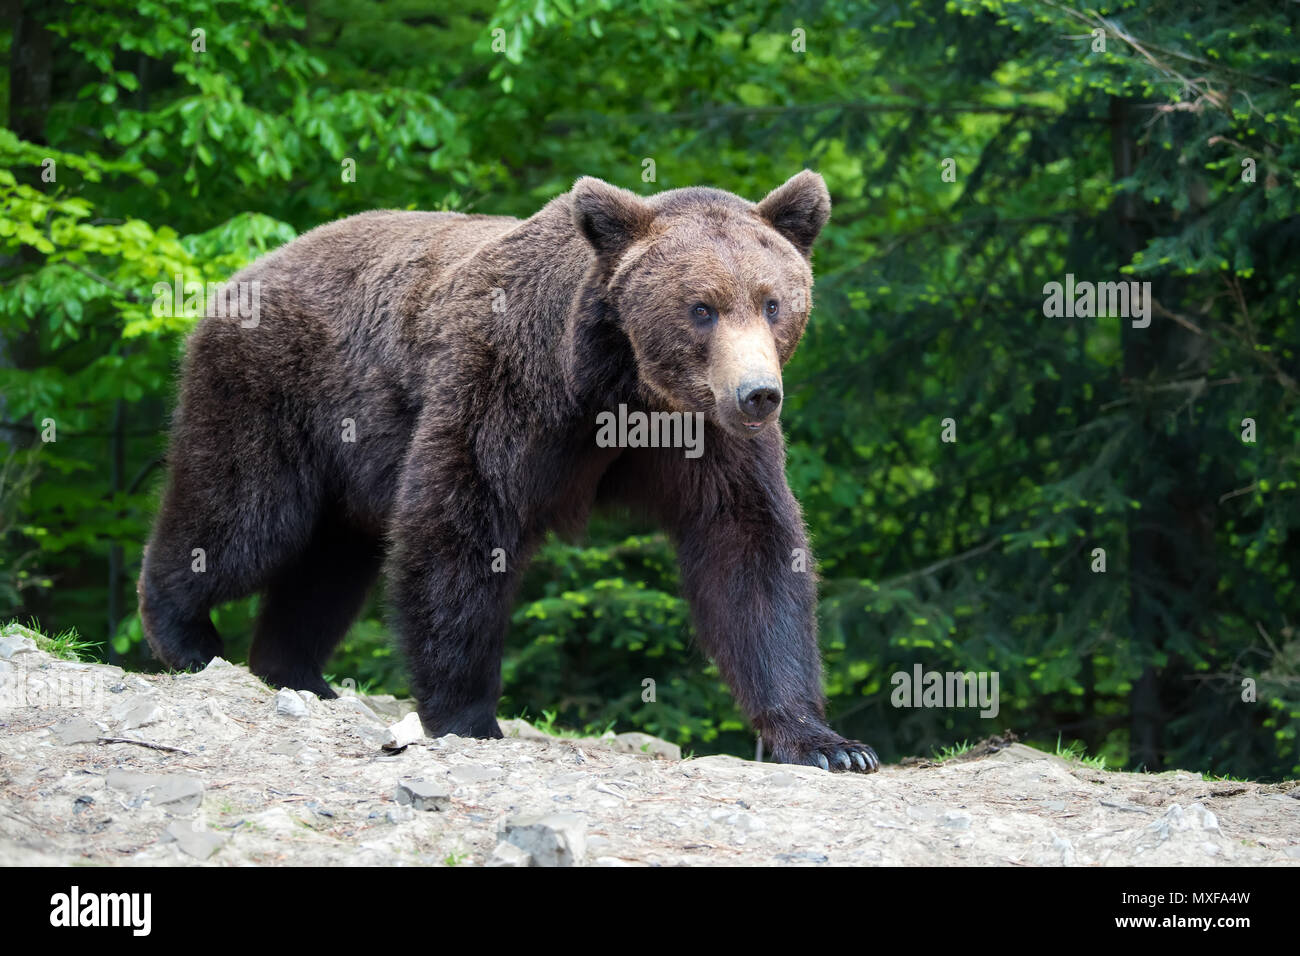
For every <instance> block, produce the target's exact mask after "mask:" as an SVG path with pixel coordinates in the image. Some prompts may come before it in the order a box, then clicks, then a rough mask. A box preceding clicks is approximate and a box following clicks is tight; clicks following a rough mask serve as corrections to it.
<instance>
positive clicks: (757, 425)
mask: <svg viewBox="0 0 1300 956" xmlns="http://www.w3.org/2000/svg"><path fill="white" fill-rule="evenodd" d="M740 424H742V425H744V426H745V427H746V428H748V429H749V430H750V431H751V432H756V431H758V430H759V429H760V428H762V427H763V426H764V425H766V424H767V422H741V423H740Z"/></svg>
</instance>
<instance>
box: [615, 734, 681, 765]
mask: <svg viewBox="0 0 1300 956" xmlns="http://www.w3.org/2000/svg"><path fill="white" fill-rule="evenodd" d="M608 743H609V745H610V746H612V747H613V748H614V749H615V750H618V751H620V752H622V753H628V754H652V755H653V756H656V757H663V758H664V759H665V760H681V759H682V748H681V747H679V746H677V744H670V743H669V742H668V741H666V740H660V739H659V738H658V737H652V736H650V734H641V733H634V732H633V733H626V734H617V735H615V736H614V737H612V738H611V739H610V740H609V741H608Z"/></svg>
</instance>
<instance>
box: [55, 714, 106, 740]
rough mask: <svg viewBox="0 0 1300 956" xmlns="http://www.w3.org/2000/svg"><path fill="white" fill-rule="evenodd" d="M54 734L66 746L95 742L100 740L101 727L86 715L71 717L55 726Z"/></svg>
mask: <svg viewBox="0 0 1300 956" xmlns="http://www.w3.org/2000/svg"><path fill="white" fill-rule="evenodd" d="M53 730H54V736H55V737H56V738H58V741H59V743H61V744H63V745H64V746H65V747H66V746H68V745H69V744H93V743H95V742H96V741H97V740H99V737H100V733H99V728H98V727H96V726H95V725H94V723H92V722H91V721H89V720H87V719H86V718H85V717H71V718H69V719H67V720H65V721H63V722H62V723H59V724H56V725H55V726H54V728H53Z"/></svg>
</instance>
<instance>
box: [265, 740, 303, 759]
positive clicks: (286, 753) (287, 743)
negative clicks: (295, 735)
mask: <svg viewBox="0 0 1300 956" xmlns="http://www.w3.org/2000/svg"><path fill="white" fill-rule="evenodd" d="M302 748H303V743H302V741H301V740H281V741H280V742H279V743H277V744H274V745H272V747H271V749H270V751H269V752H270V753H273V754H278V755H280V756H282V757H292V756H293V755H294V754H296V753H297V752H298V751H299V750H302Z"/></svg>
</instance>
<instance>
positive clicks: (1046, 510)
mask: <svg viewBox="0 0 1300 956" xmlns="http://www.w3.org/2000/svg"><path fill="white" fill-rule="evenodd" d="M5 5H6V7H7V9H8V12H9V13H10V16H9V17H7V18H5V20H4V21H3V22H0V52H2V53H3V55H4V62H5V64H6V66H5V69H4V70H3V71H0V84H3V85H4V87H5V89H4V91H3V93H4V95H3V97H2V98H0V109H5V110H6V112H5V114H4V116H3V118H2V119H0V122H3V124H4V125H3V126H0V624H2V623H4V622H7V621H11V620H16V621H19V622H20V623H22V624H24V625H30V626H33V627H36V628H38V629H39V630H41V631H42V632H43V633H45V634H49V635H75V640H76V641H78V642H82V643H84V644H85V645H86V647H85V648H84V650H83V653H85V654H86V655H88V656H90V657H93V658H96V659H102V660H106V661H112V662H115V663H119V664H121V665H123V666H125V667H129V668H133V669H140V670H156V669H157V668H158V667H159V665H158V663H157V662H156V661H155V660H154V659H153V658H152V655H151V654H150V651H149V648H148V646H147V645H146V644H145V643H144V640H143V637H142V633H141V627H140V620H139V616H138V614H137V611H136V595H135V581H136V578H137V577H138V575H139V571H140V563H141V551H142V547H143V545H144V543H145V541H146V540H147V537H148V533H149V528H150V524H151V521H152V518H153V516H154V515H155V513H156V510H157V505H158V499H159V495H160V493H161V490H162V488H163V487H164V482H165V478H166V471H167V438H168V426H169V417H170V414H171V412H172V409H173V408H174V403H175V393H176V392H175V390H176V376H177V372H178V368H179V360H180V357H181V355H182V353H183V349H184V345H185V337H186V333H187V332H188V331H189V330H190V329H191V328H192V327H193V326H194V324H195V322H196V321H197V318H196V316H195V315H193V314H187V313H186V311H185V310H183V309H182V310H166V309H157V308H155V303H156V301H157V294H156V293H155V291H154V290H155V287H156V286H157V285H158V284H159V283H163V284H164V285H173V284H174V283H177V282H180V283H190V282H197V283H207V282H220V281H222V280H223V279H226V278H228V277H229V276H230V275H232V274H233V273H234V272H236V271H237V270H238V269H240V268H241V267H243V266H244V265H246V264H248V263H249V262H251V261H253V260H254V259H256V258H257V257H259V256H260V255H262V254H264V253H266V252H268V251H269V250H272V249H274V248H276V247H277V246H280V245H282V244H283V243H285V242H287V241H289V240H291V239H293V238H294V237H295V236H297V235H300V234H301V233H303V232H306V231H307V230H309V229H311V228H313V227H314V226H317V225H319V224H321V223H325V222H329V221H331V220H334V219H338V218H340V217H343V216H346V215H349V214H352V213H356V212H360V211H364V210H370V209H423V210H447V211H459V212H476V213H493V214H502V215H514V216H528V215H531V214H532V213H533V212H535V211H536V210H537V209H539V208H541V206H542V205H543V204H545V203H546V202H547V201H548V200H550V199H552V198H554V197H555V196H557V195H559V194H561V193H563V192H565V191H566V190H568V189H569V188H571V187H572V185H573V183H574V181H575V180H576V179H577V178H578V177H580V176H596V177H600V178H601V179H604V180H606V181H608V182H610V183H613V184H615V185H618V186H621V187H623V188H626V189H629V190H632V191H634V192H637V193H640V194H643V195H650V194H652V193H655V192H658V191H661V190H665V189H672V188H677V187H682V186H695V185H705V186H714V187H717V188H721V189H726V190H730V191H732V192H735V193H737V194H739V195H741V196H744V197H746V198H748V199H751V200H755V201H757V200H758V199H761V198H762V197H763V196H764V195H765V194H766V193H767V192H768V191H769V190H771V189H772V188H774V187H775V186H777V185H779V184H781V183H782V182H784V181H786V180H787V179H788V178H789V177H790V176H792V175H793V174H794V173H796V172H798V171H799V170H800V169H803V168H809V169H813V170H816V171H817V172H819V173H820V174H821V175H822V176H823V177H824V178H825V180H826V182H827V185H828V186H829V189H830V192H831V196H832V200H833V210H832V214H831V220H830V222H829V224H828V225H827V227H826V228H825V230H824V232H823V233H822V236H821V238H820V239H819V241H818V245H817V248H816V252H815V256H814V272H815V276H816V286H815V288H816V304H815V308H814V310H813V313H812V317H811V320H810V322H809V326H808V330H807V332H806V334H805V336H804V339H803V342H802V344H801V345H800V347H799V350H798V352H797V353H796V355H795V357H794V359H793V360H792V361H791V363H790V365H789V366H788V367H787V369H786V371H785V386H786V393H787V394H786V405H785V410H784V411H783V413H782V427H783V429H784V431H785V435H786V440H787V443H788V476H789V479H790V482H791V486H792V488H793V490H794V492H795V494H796V496H797V497H798V499H799V500H800V502H801V505H802V508H803V513H804V519H805V521H806V523H807V525H808V528H809V532H810V535H811V538H812V543H813V547H814V550H815V560H816V570H817V573H818V575H819V577H820V591H819V610H818V618H819V628H820V637H821V642H822V651H823V656H824V659H825V662H826V691H827V694H828V699H829V717H830V719H831V722H832V723H833V724H834V726H835V727H836V728H837V729H838V730H839V731H840V732H841V733H843V734H845V735H847V736H851V737H856V738H858V739H861V740H866V741H869V742H871V743H872V744H873V745H874V746H875V748H876V749H877V751H878V752H879V753H880V755H881V756H882V757H883V758H884V759H886V760H897V759H898V758H900V757H902V756H906V755H911V754H922V755H928V754H931V753H932V752H935V751H937V750H938V749H940V748H943V747H947V746H951V745H953V744H955V743H958V742H961V741H963V740H969V741H975V740H978V739H981V738H984V737H987V736H989V735H990V734H994V733H1002V732H1003V731H1004V730H1008V729H1009V730H1013V731H1015V732H1016V733H1017V734H1019V735H1020V737H1021V738H1022V739H1024V740H1027V741H1030V742H1032V743H1034V744H1036V745H1039V746H1043V747H1045V748H1047V749H1053V748H1058V747H1059V748H1062V749H1064V748H1077V750H1078V751H1079V752H1086V753H1088V754H1090V755H1097V756H1100V757H1104V758H1105V760H1106V761H1107V764H1108V765H1109V766H1111V767H1125V768H1130V769H1144V770H1150V771H1157V770H1164V769H1170V768H1184V769H1189V770H1195V771H1199V772H1204V773H1207V774H1212V775H1231V776H1233V777H1248V778H1259V779H1266V780H1275V779H1280V778H1282V777H1286V776H1295V775H1296V774H1300V750H1298V749H1297V733H1298V732H1300V630H1298V629H1300V586H1298V585H1300V488H1298V487H1297V481H1298V480H1300V415H1298V414H1297V410H1298V408H1300V356H1298V355H1297V350H1300V202H1298V197H1300V173H1298V172H1297V170H1298V169H1300V136H1298V135H1297V133H1298V132H1300V41H1298V39H1297V28H1298V27H1300V4H1296V3H1278V2H1259V0H1240V2H1238V0H1203V2H1187V0H1177V2H1175V0H1149V2H1131V0H1130V2H1110V3H1099V4H1098V5H1096V6H1095V7H1094V6H1088V5H1084V4H1079V3H1075V2H1072V0H1061V2H1054V0H1034V2H1025V3H1012V2H1003V0H946V2H929V0H912V2H907V0H896V2H874V0H856V2H855V0H825V2H803V0H795V2H790V3H775V2H767V0H735V2H722V3H717V2H703V0H639V2H624V0H500V2H494V0H457V2H455V3H444V2H437V0H388V2H384V0H305V2H298V3H284V2H279V0H166V2H163V0H132V2H129V3H128V2H122V0H94V2H75V3H74V2H66V0H6V4H5ZM256 612H257V598H256V597H252V598H249V599H247V600H243V601H240V602H236V603H232V604H229V605H225V606H222V607H220V608H218V609H217V610H216V611H215V612H214V620H215V621H216V622H217V625H218V627H219V629H220V630H221V632H222V633H223V635H224V637H225V639H226V646H227V656H228V657H229V658H230V659H231V660H233V661H236V662H244V661H245V660H246V657H247V649H248V641H249V636H250V634H251V629H252V622H253V620H254V618H255V615H256ZM932 671H934V672H976V673H988V674H996V675H997V676H998V692H999V698H1000V700H999V706H998V709H997V714H996V716H995V717H990V716H981V712H980V709H979V708H978V707H956V708H954V707H913V706H898V703H899V700H898V695H897V694H896V693H895V690H896V680H895V675H899V674H902V675H912V674H914V673H923V672H932ZM327 673H328V676H329V677H330V679H331V680H332V681H334V682H335V683H341V682H344V681H352V682H354V685H355V686H357V687H361V688H366V689H368V690H370V691H372V692H376V693H380V692H383V693H393V694H397V695H402V694H404V693H406V692H407V689H408V687H407V677H406V674H405V671H404V665H403V662H402V657H401V654H400V652H399V651H398V650H397V648H396V647H395V646H394V644H393V642H392V640H391V635H390V633H389V627H388V616H387V613H386V607H385V600H384V594H383V590H382V587H381V588H380V589H378V590H377V592H376V593H375V594H373V595H372V597H371V599H370V601H369V603H368V605H367V607H366V609H365V612H364V613H363V615H362V618H361V619H360V620H359V622H358V623H357V624H356V625H355V626H354V628H353V629H352V631H351V632H350V633H349V634H348V636H347V638H346V639H345V641H344V643H343V645H342V646H341V647H340V648H339V650H338V652H337V653H336V654H335V656H334V658H333V659H332V660H331V661H330V664H329V666H328V668H327ZM647 678H648V679H650V680H652V681H653V682H654V685H655V687H656V692H655V694H654V695H653V697H654V699H653V700H648V699H646V696H647V695H645V693H644V686H645V685H644V681H645V680H646V679H647ZM504 687H505V696H504V698H503V700H502V703H501V707H500V713H501V715H502V716H507V717H515V716H520V715H525V716H527V717H528V718H529V719H531V720H535V721H541V722H544V723H546V724H547V725H553V726H557V727H565V728H572V729H577V730H582V729H595V730H596V731H598V732H599V731H601V730H604V729H605V728H606V727H609V726H613V727H615V728H616V729H617V730H620V731H621V730H632V729H636V730H643V731H645V732H648V733H652V734H656V735H659V736H661V737H664V738H666V739H669V740H672V741H675V742H677V743H680V744H681V745H682V746H683V748H685V749H687V750H689V751H690V752H693V753H696V754H701V753H716V752H723V753H733V754H737V755H742V756H747V755H752V754H753V752H754V736H753V733H752V731H751V730H750V728H749V727H748V726H747V724H746V722H745V720H744V719H743V717H742V716H741V714H740V712H739V711H738V709H737V708H736V705H735V704H734V703H733V701H732V699H731V697H730V695H729V694H728V693H727V691H726V688H725V687H724V685H723V684H722V682H721V680H720V678H719V676H718V673H717V671H716V669H715V668H714V667H713V666H712V665H711V664H710V662H709V661H708V660H707V659H705V658H704V657H703V656H702V655H701V653H700V651H699V650H698V648H697V647H696V646H695V645H694V644H693V643H692V639H691V623H690V613H689V609H688V607H687V606H686V605H685V603H684V602H683V600H682V599H681V597H680V594H679V590H678V581H677V567H676V563H675V558H674V554H673V549H672V546H671V544H670V542H669V541H668V540H667V539H666V538H665V537H664V536H663V534H662V533H661V532H660V531H659V529H657V528H654V527H651V526H647V525H644V524H641V523H638V522H637V521H636V520H634V519H632V518H630V517H629V516H627V515H622V514H618V513H611V514H602V515H599V516H597V517H596V518H595V519H594V520H593V522H592V524H591V526H590V527H589V528H588V530H587V534H586V537H585V538H584V539H583V540H581V541H579V542H577V543H570V542H566V541H562V540H559V539H550V540H548V541H547V543H546V544H545V545H544V547H543V548H542V550H541V552H540V553H539V555H538V556H537V558H536V560H535V561H534V563H533V565H532V566H531V567H530V569H529V570H528V572H527V574H526V576H525V578H524V581H523V584H522V588H521V590H520V593H519V595H518V599H517V601H516V604H515V606H514V610H513V616H512V620H511V625H510V632H509V637H508V654H507V658H506V664H505V671H504Z"/></svg>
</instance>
